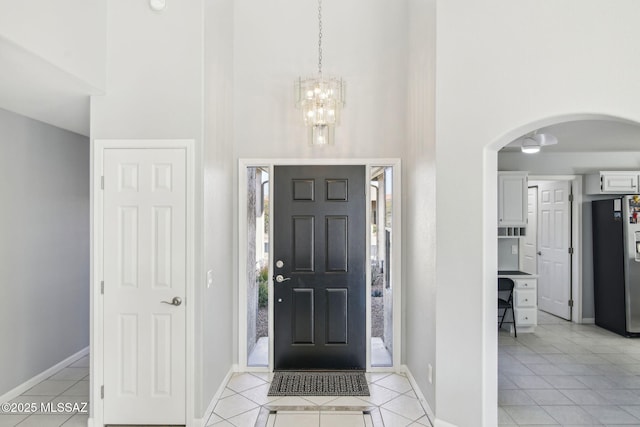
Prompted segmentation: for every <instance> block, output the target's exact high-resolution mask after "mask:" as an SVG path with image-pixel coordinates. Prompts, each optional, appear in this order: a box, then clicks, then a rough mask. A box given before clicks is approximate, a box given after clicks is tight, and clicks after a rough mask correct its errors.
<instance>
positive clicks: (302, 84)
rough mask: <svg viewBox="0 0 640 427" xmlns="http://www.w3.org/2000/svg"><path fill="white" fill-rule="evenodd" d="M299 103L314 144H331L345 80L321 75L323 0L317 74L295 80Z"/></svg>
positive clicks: (319, 19) (319, 9)
mask: <svg viewBox="0 0 640 427" xmlns="http://www.w3.org/2000/svg"><path fill="white" fill-rule="evenodd" d="M295 93H296V106H297V107H298V108H301V109H302V117H303V120H304V124H305V125H306V126H308V127H309V142H310V143H311V145H331V144H333V140H334V130H335V125H336V124H339V123H340V110H341V109H342V107H343V106H344V96H345V83H344V80H342V78H340V77H328V76H323V75H322V0H318V75H317V76H316V77H308V78H302V77H300V78H298V80H297V81H296V83H295Z"/></svg>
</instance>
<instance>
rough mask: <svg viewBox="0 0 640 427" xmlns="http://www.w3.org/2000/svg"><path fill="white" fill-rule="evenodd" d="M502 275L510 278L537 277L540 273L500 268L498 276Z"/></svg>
mask: <svg viewBox="0 0 640 427" xmlns="http://www.w3.org/2000/svg"><path fill="white" fill-rule="evenodd" d="M500 277H506V278H508V279H537V278H538V275H537V274H529V273H525V272H524V271H517V270H498V278H500Z"/></svg>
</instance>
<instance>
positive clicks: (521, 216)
mask: <svg viewBox="0 0 640 427" xmlns="http://www.w3.org/2000/svg"><path fill="white" fill-rule="evenodd" d="M527 187H528V182H527V172H498V235H499V236H509V237H510V236H524V234H525V233H524V231H525V227H526V226H527Z"/></svg>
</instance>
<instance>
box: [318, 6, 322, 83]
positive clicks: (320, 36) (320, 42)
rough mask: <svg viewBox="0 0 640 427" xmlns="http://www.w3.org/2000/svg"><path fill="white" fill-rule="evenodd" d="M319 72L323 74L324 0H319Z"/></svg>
mask: <svg viewBox="0 0 640 427" xmlns="http://www.w3.org/2000/svg"><path fill="white" fill-rule="evenodd" d="M318 74H322V0H318Z"/></svg>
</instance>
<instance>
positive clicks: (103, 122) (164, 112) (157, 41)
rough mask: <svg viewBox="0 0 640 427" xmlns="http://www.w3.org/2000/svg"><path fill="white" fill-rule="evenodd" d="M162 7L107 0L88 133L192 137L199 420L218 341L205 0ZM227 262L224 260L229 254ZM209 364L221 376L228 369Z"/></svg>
mask: <svg viewBox="0 0 640 427" xmlns="http://www.w3.org/2000/svg"><path fill="white" fill-rule="evenodd" d="M167 4H168V6H167V8H166V10H165V11H163V12H160V13H158V12H154V11H152V10H151V9H150V8H149V3H148V2H146V1H139V2H138V1H136V2H132V1H130V0H109V2H108V5H107V40H106V44H107V67H106V75H107V83H106V93H107V94H106V95H105V96H98V97H93V98H92V100H91V111H92V113H91V138H92V139H193V140H195V141H196V146H195V158H196V165H195V166H196V167H195V169H196V170H195V171H194V181H195V195H196V196H195V199H196V202H195V218H194V222H195V234H196V242H195V246H196V247H195V248H194V252H195V257H196V260H195V263H196V266H195V270H196V271H195V293H194V300H195V301H194V302H193V303H194V307H195V308H194V310H195V338H194V339H195V355H194V359H193V363H194V366H195V373H194V381H195V390H194V399H195V408H194V413H193V414H191V413H190V410H191V408H187V411H188V412H187V417H191V416H192V415H193V417H195V418H198V417H200V416H202V415H203V412H204V410H205V409H206V407H207V406H208V404H209V401H210V398H211V396H210V395H205V393H209V394H210V388H211V387H212V385H209V384H207V385H205V384H204V380H205V373H204V370H205V368H204V366H205V364H209V363H210V362H209V361H207V360H204V351H205V350H204V347H205V346H207V345H210V340H214V339H216V338H217V337H216V336H213V335H212V336H209V335H207V336H206V337H205V332H210V331H211V329H210V327H205V325H204V319H205V314H204V313H205V312H208V310H209V307H208V306H207V304H209V303H210V301H211V299H212V297H211V296H209V295H208V292H213V289H214V288H211V289H209V290H207V289H206V288H205V279H204V276H205V274H204V266H203V257H204V240H203V215H204V207H203V187H204V180H203V164H204V159H203V151H204V149H203V144H204V143H203V127H204V119H203V110H204V105H203V102H204V87H203V66H204V59H203V58H204V48H203V43H204V13H203V11H204V2H203V0H185V1H179V2H178V1H168V2H167ZM209 197H215V194H214V195H209ZM226 260H228V261H229V262H230V260H231V255H229V257H228V258H227V259H226ZM224 261H225V260H224V259H223V260H222V261H221V262H224ZM226 286H231V284H226ZM205 328H206V329H205ZM225 337H226V335H222V336H221V338H222V339H220V340H219V341H218V345H219V348H228V347H231V346H232V343H231V342H227V341H225V339H226V338H225ZM209 368H210V369H212V370H213V372H214V373H215V374H217V376H219V374H220V373H226V372H227V371H228V370H229V368H230V366H229V365H225V364H221V365H210V366H209ZM206 375H208V376H210V375H214V374H211V372H209V373H207V374H206ZM214 377H216V375H214ZM215 386H216V387H217V385H215ZM94 390H95V387H94ZM205 390H206V392H205ZM189 392H191V391H189Z"/></svg>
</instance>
